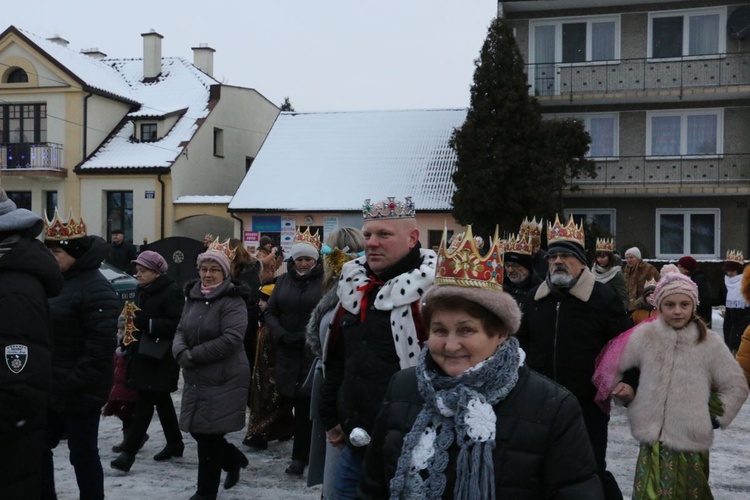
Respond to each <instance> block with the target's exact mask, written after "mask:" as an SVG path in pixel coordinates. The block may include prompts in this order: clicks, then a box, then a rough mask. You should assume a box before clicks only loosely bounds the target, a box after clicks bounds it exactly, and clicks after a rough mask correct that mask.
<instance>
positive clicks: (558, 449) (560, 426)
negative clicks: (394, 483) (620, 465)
mask: <svg viewBox="0 0 750 500" xmlns="http://www.w3.org/2000/svg"><path fill="white" fill-rule="evenodd" d="M423 405H424V400H423V399H422V395H421V394H420V393H419V390H418V388H417V376H416V369H415V368H408V369H406V370H403V371H400V372H398V373H397V374H396V375H394V376H393V379H392V380H391V384H390V386H389V388H388V392H387V393H386V396H385V400H384V401H383V406H382V407H381V410H380V413H379V414H378V418H377V420H376V424H375V429H374V431H373V435H372V442H371V444H370V446H369V447H368V450H367V456H366V459H365V465H364V474H363V477H362V480H361V482H360V491H359V495H358V498H362V499H375V498H388V497H389V496H390V488H389V484H390V480H391V479H392V478H393V476H394V474H395V472H396V466H397V462H398V458H399V456H400V455H401V447H402V444H403V441H404V436H405V435H406V434H407V433H408V432H409V431H410V430H411V428H412V425H413V424H414V421H415V420H416V418H417V415H418V414H419V412H420V411H421V410H422V407H423ZM494 410H495V415H496V417H497V426H496V436H497V437H496V439H495V443H496V447H495V449H494V450H493V452H492V457H493V461H494V467H495V496H496V497H497V498H513V499H519V500H523V499H543V498H556V499H570V500H579V499H583V498H585V499H587V500H590V499H600V498H604V495H603V493H602V490H601V484H600V482H599V478H598V477H597V475H596V462H595V461H594V455H593V452H592V451H591V446H590V445H589V441H588V436H587V434H586V427H585V425H584V423H583V418H581V409H580V407H579V406H578V403H577V402H576V400H575V398H574V397H573V396H572V395H571V394H570V393H569V392H568V391H566V390H565V389H563V388H562V387H560V386H558V385H557V384H554V383H552V382H551V381H549V380H547V379H545V378H544V377H542V376H541V375H539V374H538V373H535V372H533V371H531V370H529V369H528V368H526V367H521V368H520V369H519V377H518V382H517V383H516V386H515V387H514V388H513V390H512V391H511V392H510V393H509V394H508V397H507V398H505V399H504V400H503V401H501V402H499V403H497V404H496V405H495V406H494ZM457 456H458V447H457V446H456V445H455V443H454V445H453V447H452V448H451V449H450V458H449V463H448V466H447V467H446V470H445V475H446V480H447V481H446V487H445V494H444V495H443V498H453V485H454V484H455V479H456V458H457Z"/></svg>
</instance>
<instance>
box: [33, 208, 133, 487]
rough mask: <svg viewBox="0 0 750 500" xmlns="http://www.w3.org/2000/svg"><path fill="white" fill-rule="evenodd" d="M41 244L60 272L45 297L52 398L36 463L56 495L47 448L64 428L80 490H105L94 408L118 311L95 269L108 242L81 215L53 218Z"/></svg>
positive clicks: (106, 381) (107, 373)
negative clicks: (91, 232) (89, 232)
mask: <svg viewBox="0 0 750 500" xmlns="http://www.w3.org/2000/svg"><path fill="white" fill-rule="evenodd" d="M45 238H46V239H45V242H44V243H45V245H47V247H49V248H50V249H51V251H52V254H53V255H54V256H55V259H57V263H58V265H59V266H60V270H61V271H62V273H63V278H64V279H65V281H64V284H63V289H62V292H61V293H60V295H59V296H57V297H55V298H53V299H50V301H49V304H50V311H51V315H52V322H53V324H54V346H55V347H54V351H53V354H52V404H51V407H50V412H49V415H48V424H47V451H46V453H45V456H44V459H43V463H42V467H43V468H42V491H43V498H55V484H54V466H53V460H52V450H53V449H54V448H55V447H57V445H58V444H59V442H60V440H61V439H62V437H63V436H64V435H67V438H68V448H69V449H70V463H71V464H72V465H73V469H74V470H75V474H76V480H77V482H78V487H79V489H80V496H81V498H90V499H100V498H104V474H103V472H102V464H101V461H100V459H99V448H98V438H99V414H100V412H101V408H102V406H103V405H104V403H105V402H106V401H107V396H108V395H109V391H110V388H111V386H112V378H113V353H114V352H115V338H116V333H117V317H118V315H119V313H120V306H119V301H118V299H117V294H116V293H115V291H114V290H113V289H112V285H111V284H110V283H109V281H107V279H106V278H105V277H104V276H103V275H102V274H101V273H100V272H99V266H100V265H101V263H102V260H104V255H105V253H106V250H107V243H106V242H105V241H104V240H103V239H101V238H100V237H98V236H86V226H85V224H84V223H83V221H76V220H75V218H73V217H71V218H70V220H68V222H66V223H63V222H61V221H60V220H59V219H57V218H56V219H55V221H53V223H52V224H51V225H50V227H48V228H47V230H46V234H45Z"/></svg>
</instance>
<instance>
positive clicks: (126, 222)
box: [106, 191, 133, 241]
mask: <svg viewBox="0 0 750 500" xmlns="http://www.w3.org/2000/svg"><path fill="white" fill-rule="evenodd" d="M113 229H122V230H123V231H125V240H126V241H133V192H132V191H107V232H106V234H111V233H112V230H113Z"/></svg>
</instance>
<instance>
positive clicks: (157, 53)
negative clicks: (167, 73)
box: [141, 30, 164, 81]
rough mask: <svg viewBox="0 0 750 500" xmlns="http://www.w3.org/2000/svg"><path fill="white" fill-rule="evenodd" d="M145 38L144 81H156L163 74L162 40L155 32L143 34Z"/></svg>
mask: <svg viewBox="0 0 750 500" xmlns="http://www.w3.org/2000/svg"><path fill="white" fill-rule="evenodd" d="M141 36H142V37H143V80H144V81H146V80H154V79H155V78H156V77H158V76H159V75H160V74H161V39H162V38H164V37H163V36H161V35H160V34H159V33H157V32H156V31H154V30H151V31H149V32H148V33H141Z"/></svg>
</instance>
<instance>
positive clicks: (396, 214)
mask: <svg viewBox="0 0 750 500" xmlns="http://www.w3.org/2000/svg"><path fill="white" fill-rule="evenodd" d="M362 216H363V217H364V219H365V221H368V220H373V219H407V218H412V219H413V218H414V217H415V216H416V212H415V210H414V202H413V201H411V196H407V197H406V198H404V201H403V202H402V201H398V200H396V197H395V196H389V197H388V199H387V200H385V201H379V202H378V203H370V198H367V199H366V200H365V203H364V205H362Z"/></svg>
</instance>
